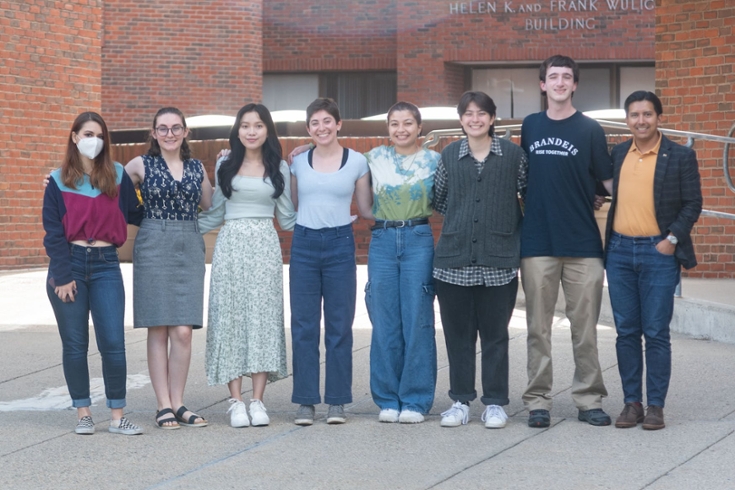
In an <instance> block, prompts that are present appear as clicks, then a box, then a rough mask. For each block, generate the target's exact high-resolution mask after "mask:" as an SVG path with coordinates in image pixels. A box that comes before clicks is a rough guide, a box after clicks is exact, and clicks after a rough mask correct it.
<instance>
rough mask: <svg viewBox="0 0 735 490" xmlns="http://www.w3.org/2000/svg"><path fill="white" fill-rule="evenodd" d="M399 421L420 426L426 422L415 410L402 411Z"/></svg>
mask: <svg viewBox="0 0 735 490" xmlns="http://www.w3.org/2000/svg"><path fill="white" fill-rule="evenodd" d="M398 421H399V422H400V423H402V424H420V423H421V422H423V421H424V416H423V415H422V414H420V413H419V412H415V411H413V410H401V415H400V416H399V417H398Z"/></svg>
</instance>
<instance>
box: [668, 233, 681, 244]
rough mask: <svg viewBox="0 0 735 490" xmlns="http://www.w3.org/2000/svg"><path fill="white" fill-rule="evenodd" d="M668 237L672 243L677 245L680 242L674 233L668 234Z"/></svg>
mask: <svg viewBox="0 0 735 490" xmlns="http://www.w3.org/2000/svg"><path fill="white" fill-rule="evenodd" d="M666 239H667V240H668V241H669V243H671V244H672V245H674V246H676V244H677V243H679V239H678V238H676V237H675V236H674V235H668V236H667V237H666Z"/></svg>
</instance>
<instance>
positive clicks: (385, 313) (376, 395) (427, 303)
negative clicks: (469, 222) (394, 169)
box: [365, 224, 436, 414]
mask: <svg viewBox="0 0 735 490" xmlns="http://www.w3.org/2000/svg"><path fill="white" fill-rule="evenodd" d="M433 260H434V238H433V235H432V234H431V227H430V226H429V225H428V224H427V225H418V226H411V227H402V228H379V229H376V230H374V231H373V232H372V238H371V241H370V253H369V255H368V283H367V285H366V286H365V304H366V305H367V310H368V314H369V316H370V321H371V322H372V325H373V331H372V341H371V345H370V391H371V393H372V396H373V401H374V402H375V404H376V405H378V407H380V409H381V410H383V409H393V410H398V411H401V410H411V411H414V412H419V413H422V414H426V413H429V410H430V409H431V406H432V405H433V403H434V391H435V389H436V338H435V333H436V330H435V328H434V280H433V278H432V277H431V272H432V263H433Z"/></svg>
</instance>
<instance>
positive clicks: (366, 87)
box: [319, 72, 397, 119]
mask: <svg viewBox="0 0 735 490" xmlns="http://www.w3.org/2000/svg"><path fill="white" fill-rule="evenodd" d="M319 82H320V83H319V93H320V94H321V96H322V97H331V98H333V99H334V100H336V101H337V105H338V106H339V112H340V114H341V116H342V117H343V118H344V119H360V118H363V117H367V116H374V115H376V114H382V113H384V112H388V109H390V107H391V106H392V105H393V104H395V102H396V96H397V92H396V84H397V77H396V73H395V72H367V73H366V72H354V73H325V74H322V75H321V76H320V77H319Z"/></svg>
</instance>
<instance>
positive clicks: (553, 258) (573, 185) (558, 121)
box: [521, 55, 613, 427]
mask: <svg viewBox="0 0 735 490" xmlns="http://www.w3.org/2000/svg"><path fill="white" fill-rule="evenodd" d="M539 79H540V87H541V94H542V95H544V96H545V97H546V101H547V104H548V109H547V110H546V111H544V112H539V113H537V114H531V115H530V116H528V117H526V118H525V119H524V121H523V126H522V128H521V147H522V148H523V149H524V150H526V153H527V154H528V190H527V194H526V200H525V217H524V223H523V230H522V233H521V259H522V260H521V282H522V284H523V290H524V291H525V294H526V322H527V325H528V340H527V347H528V387H527V388H526V391H525V393H524V394H523V402H524V404H525V406H526V408H527V409H528V410H529V419H528V425H529V426H531V427H548V426H549V424H550V413H549V412H550V410H551V406H552V397H551V389H552V381H553V380H552V361H551V324H552V321H553V318H554V306H555V305H556V300H557V297H558V292H559V283H560V282H561V285H562V288H563V290H564V296H565V299H566V304H567V317H568V318H569V321H570V323H571V332H572V344H573V349H574V361H575V365H576V369H575V372H574V380H573V383H572V398H573V399H574V403H575V405H576V406H577V408H578V410H579V414H578V418H579V420H581V421H585V422H588V423H590V424H592V425H596V426H601V425H610V422H611V421H610V417H609V416H608V415H607V414H606V413H605V412H604V411H603V410H602V398H603V397H604V396H607V391H606V389H605V385H604V383H603V380H602V370H601V368H600V362H599V359H598V355H597V330H596V328H597V320H598V317H599V315H600V303H601V301H602V281H603V275H604V271H603V265H602V240H601V238H600V232H599V229H598V227H597V224H596V222H595V217H594V203H595V189H596V186H597V183H598V182H602V183H603V184H604V185H605V187H606V189H607V191H608V192H611V191H612V175H613V174H612V163H611V160H610V155H609V154H608V151H607V140H606V139H605V132H604V131H603V129H602V127H600V125H599V124H598V123H597V122H596V121H594V120H592V119H590V118H588V117H587V116H585V115H583V114H582V113H580V112H579V111H577V110H576V109H575V108H574V106H573V105H572V97H573V95H574V91H575V90H576V89H577V83H578V82H579V67H578V66H577V64H576V63H575V62H574V60H572V59H571V58H569V57H567V56H561V55H556V56H552V57H551V58H549V59H547V60H546V61H544V62H543V63H542V64H541V68H540V72H539Z"/></svg>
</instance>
